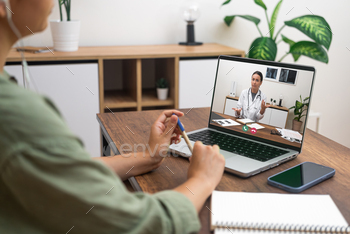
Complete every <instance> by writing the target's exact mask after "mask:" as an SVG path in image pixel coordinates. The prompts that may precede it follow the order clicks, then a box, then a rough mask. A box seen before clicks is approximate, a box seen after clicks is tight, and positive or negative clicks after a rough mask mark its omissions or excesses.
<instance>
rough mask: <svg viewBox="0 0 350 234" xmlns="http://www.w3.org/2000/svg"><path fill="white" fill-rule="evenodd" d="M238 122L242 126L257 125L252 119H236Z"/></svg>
mask: <svg viewBox="0 0 350 234" xmlns="http://www.w3.org/2000/svg"><path fill="white" fill-rule="evenodd" d="M236 120H237V121H238V122H240V123H242V124H247V123H255V121H253V120H251V119H236Z"/></svg>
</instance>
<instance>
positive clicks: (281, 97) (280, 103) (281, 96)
mask: <svg viewBox="0 0 350 234" xmlns="http://www.w3.org/2000/svg"><path fill="white" fill-rule="evenodd" d="M282 101H283V95H282V94H281V95H280V102H279V104H278V106H280V107H282Z"/></svg>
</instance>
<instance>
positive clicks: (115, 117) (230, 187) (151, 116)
mask: <svg viewBox="0 0 350 234" xmlns="http://www.w3.org/2000/svg"><path fill="white" fill-rule="evenodd" d="M182 111H183V112H184V113H186V112H187V111H188V110H182ZM161 112H162V111H161V110H155V111H143V112H121V113H114V114H112V113H107V114H98V115H97V119H98V121H99V122H100V124H101V128H102V131H103V133H104V135H105V137H106V138H107V140H108V141H109V142H114V143H115V146H116V148H114V152H115V153H116V152H118V151H117V150H118V149H120V146H121V145H122V144H124V143H129V144H134V143H135V144H138V143H143V144H146V143H147V141H148V137H149V133H150V127H151V125H152V124H153V122H154V121H155V120H156V118H157V117H158V116H159V114H160V113H161ZM208 118H209V108H199V109H192V110H191V111H190V112H189V113H188V114H186V115H185V116H184V117H182V118H181V121H182V122H183V123H184V125H185V126H186V131H187V132H190V131H193V130H196V129H199V128H203V127H206V126H207V124H208ZM126 126H127V127H128V128H129V129H130V130H131V131H132V132H133V133H131V132H130V131H129V130H128V129H127V128H126ZM349 155H350V149H349V148H346V147H344V146H342V145H340V144H338V143H336V142H334V141H332V140H329V139H328V138H326V137H324V136H321V135H319V134H317V133H315V132H313V131H311V130H309V129H307V131H306V132H305V143H304V146H303V151H302V153H301V154H300V155H299V156H298V157H297V158H296V159H294V160H292V161H289V162H287V163H285V164H282V165H280V166H279V167H275V168H273V169H271V170H267V171H265V172H263V173H261V174H258V175H255V176H253V177H251V178H248V179H242V178H239V177H237V176H234V175H232V174H229V173H226V172H225V174H224V175H223V177H222V179H221V182H220V184H219V185H218V186H217V188H216V189H217V190H221V191H242V192H270V193H286V192H284V191H283V190H280V189H278V188H275V187H272V186H270V185H268V184H267V178H268V177H269V176H271V175H273V174H275V173H277V172H280V171H282V170H285V169H287V168H289V167H292V166H294V165H297V164H299V163H301V162H305V161H311V162H315V163H320V164H323V165H327V166H330V167H333V168H334V169H335V170H336V173H335V176H334V177H333V178H331V179H329V180H327V181H324V182H322V183H321V184H319V185H316V186H314V187H312V188H310V189H307V190H306V191H304V192H302V193H303V194H330V195H331V196H332V198H333V200H334V202H335V204H336V205H337V206H338V208H339V210H340V211H341V213H342V214H343V216H344V217H345V219H346V220H347V222H348V223H350V199H349V194H350V157H349ZM188 165H189V162H188V159H185V158H182V157H173V156H171V157H168V158H166V159H165V160H164V162H163V163H162V165H161V166H160V167H159V168H158V169H157V170H155V171H152V172H149V173H147V174H144V175H141V176H137V177H135V178H132V179H131V182H132V183H135V184H133V187H134V188H136V189H141V190H142V191H144V192H147V193H155V192H158V191H162V190H166V189H173V188H174V187H176V186H178V185H180V184H181V183H183V182H185V181H186V178H187V170H188ZM167 167H168V168H169V169H170V170H171V171H172V172H173V173H174V174H173V173H172V172H171V171H170V170H169V169H168V168H167ZM205 206H208V207H210V203H209V199H208V200H207V201H206V203H205ZM205 206H204V208H203V209H202V210H201V212H200V214H199V217H200V220H201V223H202V228H201V230H200V232H199V233H209V232H210V230H209V215H210V212H209V210H208V209H207V208H205Z"/></svg>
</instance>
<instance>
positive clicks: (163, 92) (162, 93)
mask: <svg viewBox="0 0 350 234" xmlns="http://www.w3.org/2000/svg"><path fill="white" fill-rule="evenodd" d="M168 90H169V89H168V88H165V89H161V88H157V96H158V99H159V100H166V99H167V98H168Z"/></svg>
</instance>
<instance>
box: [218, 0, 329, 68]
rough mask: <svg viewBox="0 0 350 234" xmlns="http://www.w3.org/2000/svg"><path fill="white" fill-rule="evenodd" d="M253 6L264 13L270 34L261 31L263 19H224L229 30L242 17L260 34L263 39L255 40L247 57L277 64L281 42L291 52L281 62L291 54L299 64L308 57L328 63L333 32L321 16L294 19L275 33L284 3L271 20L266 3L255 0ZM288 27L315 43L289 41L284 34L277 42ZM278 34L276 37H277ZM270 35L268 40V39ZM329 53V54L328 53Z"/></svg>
mask: <svg viewBox="0 0 350 234" xmlns="http://www.w3.org/2000/svg"><path fill="white" fill-rule="evenodd" d="M230 2H231V0H226V1H225V2H224V3H223V4H222V5H226V4H228V3H230ZM254 2H255V3H256V4H257V5H258V6H260V7H262V8H263V9H264V10H265V16H266V20H267V24H268V28H269V30H270V31H269V32H268V33H266V34H263V33H262V32H261V30H260V29H259V23H260V19H259V18H256V17H254V16H251V15H230V16H226V17H225V18H224V21H225V23H226V25H227V26H230V25H231V23H232V21H233V20H234V18H235V17H241V18H243V19H246V20H249V21H251V22H253V23H254V24H255V25H256V27H257V29H258V31H259V34H260V37H258V38H256V39H255V40H254V41H253V43H252V44H251V46H250V47H249V51H248V57H249V58H255V59H262V60H271V61H275V60H276V55H277V45H278V43H280V42H281V41H284V42H285V43H287V44H289V51H288V52H286V54H285V55H284V56H283V57H282V58H281V59H279V60H278V61H279V62H280V61H282V60H283V59H284V58H285V57H286V56H287V55H289V54H291V55H292V56H293V58H294V61H295V62H296V61H297V60H298V59H299V57H300V56H301V55H304V56H307V57H309V58H312V59H315V60H318V61H321V62H324V63H328V54H327V51H328V50H329V47H330V45H331V42H332V31H331V29H330V26H329V25H328V23H327V21H326V20H325V19H324V18H323V17H321V16H318V15H303V16H300V17H297V18H294V19H292V20H289V21H285V22H284V25H283V26H282V27H281V28H280V29H279V30H278V31H277V32H276V31H275V25H276V21H277V16H278V12H279V9H280V7H281V4H282V2H283V0H280V1H279V2H278V3H277V5H276V7H275V9H274V11H273V13H272V15H271V19H269V17H268V15H267V7H266V5H265V3H264V2H263V0H254ZM285 26H288V27H293V28H296V29H298V30H299V31H301V32H302V33H304V34H305V35H306V36H308V37H309V38H311V39H312V40H313V41H298V42H294V41H293V40H291V39H289V38H287V37H286V36H284V35H282V34H281V39H280V40H278V41H277V39H278V37H279V35H280V33H281V31H282V30H283V29H284V27H285ZM275 32H276V33H275ZM268 34H269V36H268ZM326 50H327V51H326Z"/></svg>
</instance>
